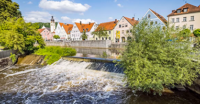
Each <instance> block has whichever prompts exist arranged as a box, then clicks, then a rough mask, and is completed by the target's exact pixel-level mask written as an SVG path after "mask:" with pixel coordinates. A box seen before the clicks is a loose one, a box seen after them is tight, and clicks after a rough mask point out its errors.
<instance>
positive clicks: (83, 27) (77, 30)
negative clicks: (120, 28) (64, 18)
mask: <svg viewBox="0 0 200 104" xmlns="http://www.w3.org/2000/svg"><path fill="white" fill-rule="evenodd" d="M97 27H98V25H97V24H96V23H88V24H82V23H81V22H80V23H74V26H73V28H72V30H71V34H70V35H71V40H72V41H80V40H82V38H81V35H82V34H83V31H86V34H87V36H88V38H87V40H94V37H93V35H92V32H93V31H95V29H96V28H97Z"/></svg>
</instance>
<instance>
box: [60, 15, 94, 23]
mask: <svg viewBox="0 0 200 104" xmlns="http://www.w3.org/2000/svg"><path fill="white" fill-rule="evenodd" d="M61 19H62V20H63V22H64V23H65V22H71V23H74V22H80V21H81V22H82V23H89V22H95V21H94V20H92V19H71V18H69V17H67V16H62V17H61Z"/></svg>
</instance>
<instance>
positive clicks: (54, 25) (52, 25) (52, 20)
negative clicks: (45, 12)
mask: <svg viewBox="0 0 200 104" xmlns="http://www.w3.org/2000/svg"><path fill="white" fill-rule="evenodd" d="M50 27H51V32H54V31H55V28H56V24H55V21H54V18H53V16H52V18H51V23H50Z"/></svg>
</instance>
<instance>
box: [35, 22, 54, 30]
mask: <svg viewBox="0 0 200 104" xmlns="http://www.w3.org/2000/svg"><path fill="white" fill-rule="evenodd" d="M49 21H50V20H49ZM34 24H37V25H38V26H39V27H38V29H41V28H42V27H43V26H45V27H47V28H50V23H43V22H36V23H34ZM55 24H56V25H55V26H57V24H58V22H56V23H55Z"/></svg>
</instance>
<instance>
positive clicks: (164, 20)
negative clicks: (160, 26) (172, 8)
mask: <svg viewBox="0 0 200 104" xmlns="http://www.w3.org/2000/svg"><path fill="white" fill-rule="evenodd" d="M149 10H150V11H152V12H153V13H154V14H155V15H156V16H157V17H158V18H159V19H160V20H161V21H162V22H163V23H165V24H167V20H166V19H165V18H164V17H163V16H161V15H160V14H158V13H156V12H155V11H153V10H152V9H149Z"/></svg>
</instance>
